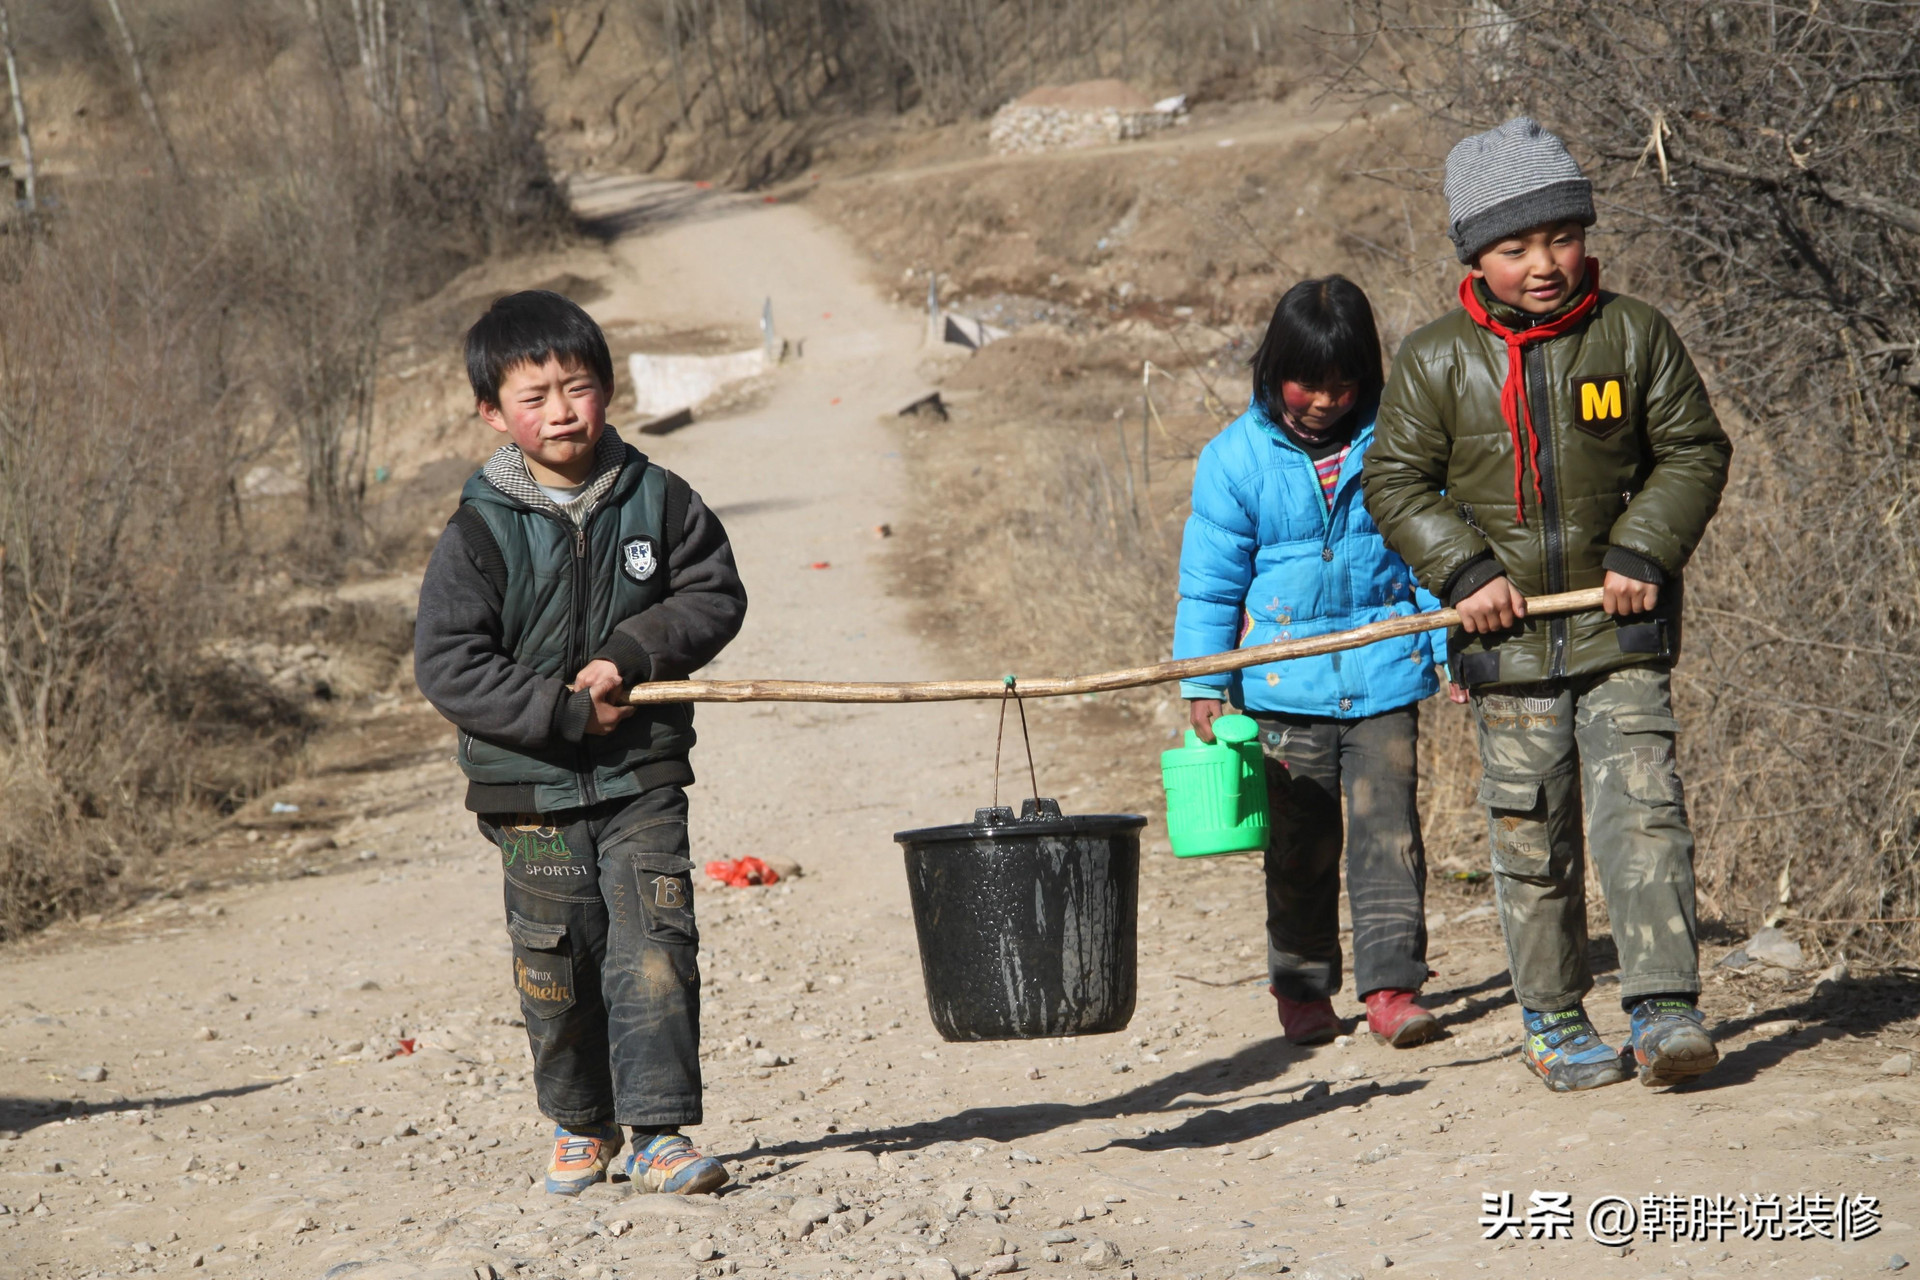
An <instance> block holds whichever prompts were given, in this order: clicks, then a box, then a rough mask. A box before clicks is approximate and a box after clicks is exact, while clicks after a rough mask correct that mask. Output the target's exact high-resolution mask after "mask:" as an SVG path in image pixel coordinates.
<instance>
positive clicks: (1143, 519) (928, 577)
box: [899, 334, 1190, 675]
mask: <svg viewBox="0 0 1920 1280" xmlns="http://www.w3.org/2000/svg"><path fill="white" fill-rule="evenodd" d="M1115 354H1116V349H1115V348H1113V347H1109V348H1108V349H1107V350H1106V351H1105V352H1103V351H1102V350H1101V349H1100V348H1099V347H1098V346H1092V347H1083V346H1080V345H1079V344H1074V343H1071V342H1068V341H1066V340H1063V339H1060V338H1057V337H1048V336H1045V335H1039V334H1031V335H1030V334H1021V335H1017V336H1016V337H1014V338H1011V339H1008V340H1005V341H1002V342H997V343H994V344H992V345H990V346H988V347H986V348H984V349H983V350H981V351H980V352H979V353H978V354H977V355H975V356H974V357H973V358H972V360H971V361H970V362H969V363H968V364H967V365H965V366H964V367H962V368H961V369H960V370H959V372H958V373H957V374H956V375H955V376H954V377H952V378H950V379H949V380H948V384H947V385H948V387H949V389H950V391H951V392H952V393H953V394H954V395H955V396H956V397H957V398H958V400H959V402H960V403H959V404H958V405H957V406H956V407H955V408H954V409H953V410H952V418H951V420H950V421H941V420H939V419H938V418H933V417H929V416H927V415H924V414H923V415H918V416H916V417H914V418H912V419H910V420H909V422H910V424H911V425H909V426H908V427H907V437H908V438H907V441H906V449H905V453H906V456H907V459H908V466H909V468H910V471H911V474H912V479H913V483H914V487H915V490H916V491H917V492H920V493H923V494H937V495H939V496H938V500H937V501H933V502H929V503H927V504H926V505H925V506H924V507H923V508H922V509H921V511H920V512H919V513H918V517H917V518H916V519H915V520H914V521H913V522H912V523H910V524H908V525H907V526H906V527H905V528H904V529H903V530H902V533H903V546H902V550H903V551H904V553H905V554H904V556H903V558H902V562H901V564H900V566H899V567H900V571H901V575H902V584H903V585H904V586H906V587H908V588H909V589H910V590H911V592H912V593H913V594H914V595H915V596H917V597H919V598H920V599H921V601H922V608H923V610H924V611H925V616H926V617H927V620H928V624H929V629H930V630H933V631H935V632H937V634H939V635H940V636H941V638H942V640H943V642H944V643H946V644H947V645H949V646H950V647H951V648H953V649H954V650H955V651H956V653H957V654H959V655H962V656H961V660H962V661H964V662H967V663H968V664H970V666H971V665H977V664H982V663H996V664H1000V670H999V671H998V672H996V673H995V674H1004V673H1005V672H1007V671H1012V672H1014V673H1015V674H1025V675H1073V674H1077V673H1079V672H1084V671H1092V670H1104V669H1109V668H1113V667H1124V666H1135V665H1138V664H1139V663H1141V662H1144V661H1153V660H1156V657H1164V656H1165V655H1166V653H1167V652H1168V650H1169V646H1170V645H1171V643H1172V634H1173V602H1174V600H1175V591H1176V587H1177V576H1178V574H1177V566H1178V554H1179V538H1180V529H1179V523H1178V521H1179V515H1178V514H1176V512H1175V510H1174V509H1175V508H1176V507H1177V506H1178V505H1181V504H1184V502H1185V498H1186V492H1185V491H1186V485H1187V477H1188V476H1189V475H1190V472H1182V473H1181V474H1179V475H1176V474H1174V472H1173V470H1172V467H1171V465H1170V460H1169V459H1168V458H1166V457H1164V456H1163V457H1161V458H1160V459H1159V462H1158V465H1159V467H1160V474H1159V475H1158V476H1157V477H1155V479H1156V483H1155V485H1154V486H1153V487H1152V488H1151V490H1150V489H1149V486H1148V485H1147V484H1146V482H1145V481H1144V480H1143V479H1142V478H1141V475H1140V461H1141V460H1140V457H1139V439H1138V433H1139V423H1138V419H1137V417H1134V416H1123V418H1122V419H1118V420H1117V419H1116V418H1115V416H1114V414H1115V410H1116V409H1117V408H1122V407H1123V406H1126V405H1127V404H1128V400H1127V397H1126V395H1125V390H1124V388H1125V385H1126V384H1125V381H1124V378H1125V374H1124V373H1121V372H1120V369H1121V368H1124V366H1119V367H1116V366H1115V364H1114V363H1111V362H1110V361H1111V360H1112V358H1113V357H1114V356H1115ZM1135 376H1136V379H1137V375H1135ZM1135 385H1136V386H1137V385H1138V384H1137V381H1136V383H1135ZM1133 403H1135V404H1137V393H1136V395H1135V397H1134V401H1133ZM1123 414H1124V410H1123ZM1122 432H1124V433H1125V434H1126V435H1127V436H1128V437H1129V439H1128V440H1126V441H1125V443H1124V444H1123V442H1122V439H1121V436H1122ZM1163 447H1164V445H1163Z"/></svg>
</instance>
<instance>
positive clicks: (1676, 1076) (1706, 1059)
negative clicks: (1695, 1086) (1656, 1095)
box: [1636, 1041, 1720, 1089]
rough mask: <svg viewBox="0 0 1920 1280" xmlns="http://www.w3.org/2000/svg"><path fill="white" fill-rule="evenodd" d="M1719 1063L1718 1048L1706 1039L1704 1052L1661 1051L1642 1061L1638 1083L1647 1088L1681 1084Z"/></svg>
mask: <svg viewBox="0 0 1920 1280" xmlns="http://www.w3.org/2000/svg"><path fill="white" fill-rule="evenodd" d="M1636 1056H1637V1055H1636ZM1719 1063H1720V1050H1719V1048H1718V1047H1717V1046H1715V1045H1714V1044H1713V1042H1712V1041H1708V1042H1707V1045H1706V1051H1705V1052H1704V1053H1701V1052H1695V1053H1689V1054H1685V1055H1682V1054H1677V1053H1663V1054H1661V1055H1659V1056H1658V1057H1656V1058H1654V1059H1652V1060H1650V1061H1647V1062H1642V1063H1641V1064H1640V1083H1641V1084H1643V1085H1645V1086H1647V1088H1649V1089H1661V1088H1665V1087H1667V1086H1668V1085H1676V1084H1683V1083H1685V1082H1686V1081H1688V1080H1691V1079H1693V1078H1694V1077H1695V1076H1700V1075H1704V1074H1706V1073H1707V1072H1709V1071H1711V1070H1713V1069H1714V1067H1716V1066H1718V1065H1719Z"/></svg>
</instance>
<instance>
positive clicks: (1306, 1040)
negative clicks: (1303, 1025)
mask: <svg viewBox="0 0 1920 1280" xmlns="http://www.w3.org/2000/svg"><path fill="white" fill-rule="evenodd" d="M1339 1035H1340V1028H1339V1027H1328V1028H1327V1029H1326V1030H1324V1031H1309V1032H1307V1033H1306V1034H1304V1035H1298V1036H1287V1038H1286V1039H1287V1043H1288V1044H1291V1045H1298V1046H1299V1047H1300V1048H1302V1049H1311V1048H1313V1046H1315V1045H1319V1044H1332V1043H1333V1042H1334V1040H1335V1039H1336V1038H1337V1037H1338V1036H1339Z"/></svg>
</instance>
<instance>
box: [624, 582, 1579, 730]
mask: <svg viewBox="0 0 1920 1280" xmlns="http://www.w3.org/2000/svg"><path fill="white" fill-rule="evenodd" d="M1603 595H1604V592H1603V590H1602V589H1601V588H1600V587H1594V588H1592V589H1590V590H1587V591H1566V592H1562V593H1560V594H1558V595H1548V596H1533V597H1531V598H1529V599H1528V600H1527V616H1528V617H1530V618H1548V617H1556V616H1559V615H1562V614H1568V613H1584V612H1586V611H1587V610H1589V609H1598V608H1600V607H1601V604H1602V599H1603ZM1459 624H1460V615H1459V613H1458V612H1456V611H1455V610H1452V609H1436V610H1434V611H1433V612H1431V613H1411V614H1406V615H1404V616H1402V617H1397V618H1387V619H1385V620H1383V621H1380V622H1370V623H1368V624H1367V625H1366V626H1364V627H1355V628H1354V629H1353V630H1351V631H1335V632H1332V633H1330V634H1328V635H1324V636H1309V637H1308V638H1306V639H1304V640H1276V641H1274V642H1273V643H1272V644H1262V645H1255V646H1253V647H1252V648H1250V649H1234V650H1232V651H1231V652H1228V653H1216V654H1210V655H1208V656H1207V657H1204V658H1183V659H1181V660H1180V661H1178V662H1162V663H1158V664H1156V665H1154V666H1150V667H1129V668H1127V669H1126V670H1124V671H1103V672H1101V673H1099V674H1097V675H1090V676H1069V677H1056V678H1045V677H1043V678H1040V679H1027V678H1025V677H1023V678H1022V679H1021V681H1020V696H1021V697H1022V698H1064V697H1069V696H1071V695H1073V694H1076V693H1105V692H1107V691H1109V690H1112V689H1135V688H1139V687H1140V686H1142V685H1150V684H1168V683H1170V682H1172V681H1175V680H1191V679H1193V678H1194V677H1195V676H1211V675H1218V674H1219V673H1220V672H1222V671H1238V670H1241V669H1242V668H1245V667H1257V666H1261V665H1263V664H1265V663H1269V662H1284V661H1286V660H1288V659H1290V658H1310V657H1313V656H1315V655H1317V654H1322V653H1337V652H1339V651H1341V650H1343V649H1358V648H1360V647H1361V646H1362V645H1369V644H1373V643H1375V642H1377V641H1380V640H1391V639H1394V638H1395V637H1397V636H1410V635H1417V634H1418V633H1420V632H1422V631H1435V630H1438V629H1439V628H1441V627H1453V626H1458V625H1459ZM1006 692H1007V686H1006V681H1005V680H1004V679H1000V680H922V681H915V682H906V683H870V682H845V683H836V682H832V681H818V680H663V681H661V682H659V683H657V684H643V685H637V686H635V687H634V690H633V693H632V695H631V698H632V701H633V702H634V704H635V705H646V704H650V703H656V702H961V701H966V700H969V699H982V700H984V699H990V698H1001V697H1005V696H1006Z"/></svg>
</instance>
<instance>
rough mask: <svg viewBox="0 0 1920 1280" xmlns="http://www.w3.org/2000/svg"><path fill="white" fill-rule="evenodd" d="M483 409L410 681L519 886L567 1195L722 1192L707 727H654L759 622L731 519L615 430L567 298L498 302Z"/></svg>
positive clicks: (520, 929) (523, 996)
mask: <svg viewBox="0 0 1920 1280" xmlns="http://www.w3.org/2000/svg"><path fill="white" fill-rule="evenodd" d="M467 373H468V377H469V380H470V381H471V382H472V384H473V394H474V399H475V400H476V402H477V407H478V409H479V413H480V417H481V418H482V419H483V420H484V421H485V422H486V424H487V425H488V426H489V427H492V428H493V429H494V430H495V431H498V432H500V433H501V434H502V435H504V436H506V437H507V443H505V444H502V445H501V446H500V447H499V449H497V450H496V451H495V452H494V454H493V456H492V457H491V458H489V459H488V460H487V463H486V466H485V467H483V468H482V469H481V470H480V472H479V473H478V474H476V475H475V476H474V477H473V478H472V479H471V480H469V481H467V485H466V488H465V490H463V491H462V493H461V495H460V508H459V510H457V511H456V512H454V515H453V518H452V519H451V520H450V521H449V522H448V523H447V527H446V530H445V532H443V533H442V534H441V535H440V541H439V544H438V545H437V546H436V547H435V548H434V552H433V558H432V560H431V561H430V562H429V563H428V565H427V572H426V580H425V581H424V582H423V583H422V584H421V587H420V609H419V617H418V621H417V623H416V627H415V632H414V674H415V677H416V678H417V680H418V681H419V684H420V691H421V692H422V693H423V694H425V695H426V697H427V699H428V701H430V702H432V703H433V705H434V707H435V708H436V709H438V710H439V712H440V713H441V714H442V715H444V716H446V717H447V719H449V720H451V721H453V723H454V724H455V725H456V726H457V727H458V728H459V730H460V747H459V760H460V767H461V768H462V769H463V770H464V771H465V773H466V775H467V779H468V785H467V808H469V809H471V810H473V811H474V812H475V813H476V814H477V815H478V816H479V823H480V831H481V834H482V835H484V836H486V838H487V839H488V840H490V841H492V842H493V843H494V844H495V845H496V846H498V847H499V850H500V856H501V862H502V865H503V867H504V869H505V873H506V917H507V932H508V934H509V935H510V936H511V938H512V940H513V974H514V985H515V986H516V987H517V988H518V990H519V992H520V1007H521V1010H522V1012H523V1013H524V1014H525V1015H526V1022H527V1040H528V1042H529V1044H530V1045H531V1046H532V1050H533V1075H534V1091H535V1093H536V1095H537V1096H538V1100H539V1105H540V1110H541V1111H542V1113H544V1114H545V1115H546V1116H547V1118H548V1119H550V1120H552V1121H554V1123H555V1126H556V1127H555V1129H554V1151H553V1158H552V1160H551V1162H550V1163H549V1165H548V1168H547V1182H546V1187H547V1190H548V1191H550V1192H552V1193H554V1194H556V1195H577V1194H578V1193H579V1192H581V1191H582V1190H584V1189H586V1188H587V1187H588V1186H590V1185H591V1184H593V1183H595V1182H599V1181H602V1180H604V1179H605V1178H606V1177H607V1171H608V1166H609V1164H611V1163H612V1162H613V1160H614V1157H615V1156H617V1155H618V1154H619V1152H620V1149H621V1147H622V1146H623V1145H624V1141H625V1139H624V1136H623V1134H622V1133H621V1126H622V1125H625V1126H627V1127H629V1128H630V1129H631V1130H632V1131H633V1150H632V1152H631V1153H630V1154H629V1155H628V1156H627V1157H626V1159H624V1160H622V1161H620V1163H619V1165H618V1166H617V1167H616V1169H615V1172H616V1173H618V1174H620V1175H623V1176H625V1177H626V1178H627V1179H628V1180H629V1182H630V1183H631V1186H632V1189H633V1190H635V1191H664V1192H671V1193H676V1194H680V1195H690V1194H695V1193H700V1192H708V1191H714V1190H717V1189H719V1188H720V1187H721V1186H722V1185H724V1184H725V1182H726V1180H727V1172H726V1168H725V1166H723V1165H722V1164H721V1163H720V1162H719V1161H717V1160H714V1159H712V1158H710V1157H707V1156H703V1155H701V1154H700V1153H699V1152H698V1151H696V1150H695V1149H694V1148H693V1145H692V1144H691V1143H690V1142H689V1141H688V1140H687V1139H686V1137H685V1136H683V1135H682V1134H681V1132H680V1126H682V1125H689V1124H698V1123H700V1118H701V1088H700V971H699V968H698V967H697V963H696V955H697V952H698V948H699V937H698V934H697V933H696V931H695V927H694V918H693V884H692V874H691V873H692V869H693V863H692V861H691V860H690V859H689V857H688V845H687V793H686V791H685V789H684V788H685V787H686V786H687V784H689V783H691V782H692V781H693V770H692V768H691V767H690V766H689V764H688V752H689V750H690V749H691V748H692V746H693V741H694V735H693V710H692V708H691V707H690V706H688V705H687V704H685V703H678V704H671V705H660V706H654V707H649V708H647V709H646V710H644V711H639V712H636V711H635V709H634V708H633V707H632V706H630V705H629V704H628V703H627V701H626V699H625V697H624V696H623V695H624V694H625V692H626V691H627V690H628V689H629V688H630V687H631V686H632V685H634V684H636V683H639V682H641V681H645V680H678V679H681V678H684V677H685V676H687V675H688V674H689V673H691V672H693V671H694V670H696V669H697V668H699V667H702V666H704V665H706V664H707V663H708V662H710V661H712V659H713V657H714V656H715V655H716V654H718V653H719V652H720V650H721V648H722V647H724V646H725V645H726V643H727V642H728V641H729V640H731V639H733V637H734V635H735V634H736V633H737V632H738V631H739V630H740V623H741V620H742V618H743V617H744V616H745V614H746V608H747V597H746V592H745V591H744V590H743V589H742V587H741V585H740V575H739V573H738V572H737V571H736V570H735V568H734V564H733V550H732V548H731V547H730V546H729V545H728V543H727V535H726V531H725V530H724V529H722V528H721V527H720V521H719V520H718V519H717V518H716V517H715V516H714V514H713V513H712V512H711V511H709V510H708V509H707V507H706V506H705V504H703V503H702V502H701V501H700V497H699V495H698V494H696V493H694V492H693V490H692V489H690V488H688V487H687V483H686V481H684V480H682V479H680V478H679V477H678V476H676V475H673V474H672V473H671V472H668V471H666V470H665V469H664V468H662V467H660V466H659V465H657V464H655V463H653V462H650V461H648V460H647V458H646V455H644V454H642V453H640V452H639V451H638V450H636V449H634V448H633V447H632V446H631V445H628V444H627V443H625V442H624V441H622V440H621V439H620V437H619V435H618V434H616V433H615V432H614V430H613V428H611V427H609V426H607V424H606V411H607V402H608V400H609V399H611V398H612V395H613V361H612V358H611V356H610V355H609V353H608V351H607V340H606V338H605V336H604V335H603V334H602V333H601V331H600V326H598V325H597V324H595V323H594V322H593V320H592V318H591V317H589V316H588V315H587V313H586V312H585V311H582V310H581V309H580V308H579V307H578V306H576V305H574V304H573V303H572V302H570V301H568V300H567V299H566V298H563V297H561V296H560V295H559V294H557V293H548V292H544V291H533V292H527V293H516V294H513V295H512V296H510V297H506V298H502V299H501V300H500V301H498V302H496V303H494V304H493V306H492V308H491V309H489V310H488V311H487V313H486V314H485V315H484V316H482V317H481V318H480V319H479V321H478V322H477V323H476V324H475V325H474V326H473V328H472V329H470V330H469V331H468V332H467Z"/></svg>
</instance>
